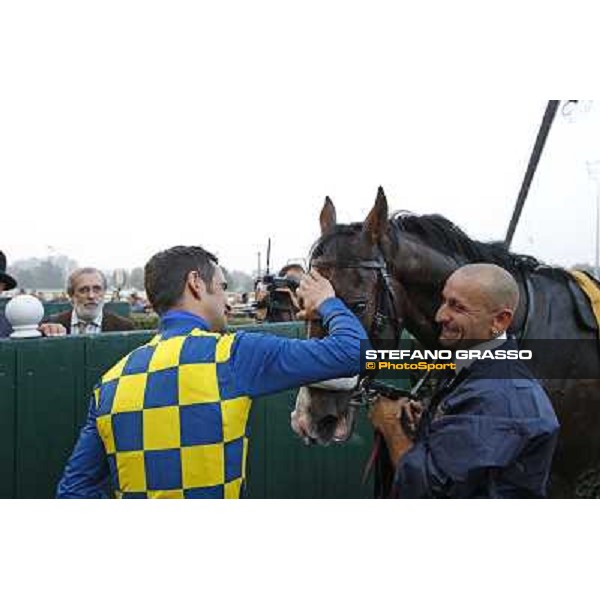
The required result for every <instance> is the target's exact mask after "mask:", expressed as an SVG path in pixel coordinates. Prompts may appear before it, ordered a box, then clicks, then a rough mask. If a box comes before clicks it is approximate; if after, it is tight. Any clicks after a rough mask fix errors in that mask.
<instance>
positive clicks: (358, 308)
mask: <svg viewBox="0 0 600 600" xmlns="http://www.w3.org/2000/svg"><path fill="white" fill-rule="evenodd" d="M349 308H350V310H351V311H352V312H353V313H354V314H355V315H361V314H362V313H364V312H365V310H366V308H367V303H366V302H353V303H352V304H350V305H349Z"/></svg>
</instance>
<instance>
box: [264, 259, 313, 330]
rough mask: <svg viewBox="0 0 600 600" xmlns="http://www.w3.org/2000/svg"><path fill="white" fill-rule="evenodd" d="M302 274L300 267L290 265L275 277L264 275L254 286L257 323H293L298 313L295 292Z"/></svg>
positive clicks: (298, 307) (298, 265) (296, 264)
mask: <svg viewBox="0 0 600 600" xmlns="http://www.w3.org/2000/svg"><path fill="white" fill-rule="evenodd" d="M304 274H305V270H304V268H303V267H302V265H300V264H298V263H290V264H287V265H285V267H283V268H282V269H281V270H280V271H279V273H278V274H277V276H276V277H273V276H269V275H266V276H265V277H263V278H262V279H261V280H259V281H258V282H257V284H256V301H257V311H256V319H257V321H266V322H268V323H281V322H286V321H295V320H296V314H297V313H298V312H299V311H300V304H299V302H298V297H297V295H296V290H297V288H298V285H299V283H300V280H301V279H302V276H303V275H304Z"/></svg>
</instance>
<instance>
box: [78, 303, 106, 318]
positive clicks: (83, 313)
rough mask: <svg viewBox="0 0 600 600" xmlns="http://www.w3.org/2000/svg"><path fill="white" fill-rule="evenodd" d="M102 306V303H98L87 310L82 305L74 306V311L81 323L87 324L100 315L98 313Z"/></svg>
mask: <svg viewBox="0 0 600 600" xmlns="http://www.w3.org/2000/svg"><path fill="white" fill-rule="evenodd" d="M103 305H104V303H103V302H100V303H99V304H97V305H96V306H93V307H89V308H88V307H86V306H84V305H82V304H76V305H75V311H76V313H77V316H78V317H79V318H80V319H81V320H82V321H87V322H89V323H91V322H92V321H93V320H94V319H95V318H96V317H97V316H98V315H99V314H100V311H101V310H102V306H103Z"/></svg>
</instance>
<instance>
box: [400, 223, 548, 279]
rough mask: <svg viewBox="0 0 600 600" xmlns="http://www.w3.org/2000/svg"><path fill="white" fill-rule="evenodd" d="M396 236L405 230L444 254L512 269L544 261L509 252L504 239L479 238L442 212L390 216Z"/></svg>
mask: <svg viewBox="0 0 600 600" xmlns="http://www.w3.org/2000/svg"><path fill="white" fill-rule="evenodd" d="M390 223H391V225H392V232H393V235H394V237H395V238H396V240H397V239H398V235H399V234H401V233H408V234H412V235H415V236H416V237H418V238H419V240H420V241H422V242H424V243H425V244H427V245H428V246H429V247H430V248H432V249H434V250H437V251H438V252H441V253H443V254H453V255H459V256H461V257H464V258H465V259H466V260H467V262H486V263H494V264H496V265H499V266H500V267H503V268H504V269H506V270H507V271H511V272H513V273H514V272H530V271H533V270H534V269H536V268H537V267H539V266H541V265H542V263H540V261H538V260H537V259H536V258H534V257H533V256H528V255H526V254H516V253H513V252H509V251H508V250H507V249H506V247H505V245H504V243H503V242H478V241H475V240H473V239H471V238H470V237H469V236H468V235H467V234H466V233H465V232H464V231H463V230H462V229H460V227H458V226H457V225H455V224H454V223H452V221H449V220H448V219H446V218H445V217H442V216H441V215H415V214H413V213H410V212H406V211H401V212H397V213H394V214H393V215H392V217H391V218H390Z"/></svg>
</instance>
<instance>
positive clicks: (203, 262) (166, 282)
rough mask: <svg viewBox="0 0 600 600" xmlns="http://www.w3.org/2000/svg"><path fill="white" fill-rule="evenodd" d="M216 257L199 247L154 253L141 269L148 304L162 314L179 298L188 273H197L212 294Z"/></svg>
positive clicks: (175, 248) (183, 247) (185, 247)
mask: <svg viewBox="0 0 600 600" xmlns="http://www.w3.org/2000/svg"><path fill="white" fill-rule="evenodd" d="M218 263H219V261H218V260H217V258H216V256H215V255H214V254H211V253H210V252H207V251H206V250H205V249H204V248H202V247H201V246H174V247H173V248H169V249H168V250H163V251H162V252H158V253H157V254H155V255H154V256H153V257H152V258H151V259H150V260H149V261H148V262H147V263H146V266H145V267H144V287H145V288H146V295H147V296H148V301H149V302H150V304H152V307H153V308H154V310H155V311H156V312H157V313H158V314H159V315H162V314H163V313H165V312H166V311H168V310H170V309H171V308H173V307H174V306H175V305H176V304H177V303H178V302H179V300H180V299H181V296H182V295H183V290H184V289H185V281H186V278H187V276H188V274H189V273H190V271H198V274H199V275H200V278H201V279H202V281H204V283H205V284H206V288H207V290H208V291H209V292H212V280H213V276H214V274H215V266H216V265H217V264H218Z"/></svg>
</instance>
